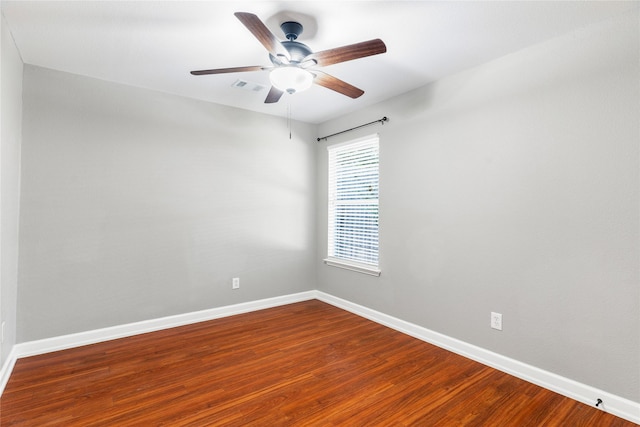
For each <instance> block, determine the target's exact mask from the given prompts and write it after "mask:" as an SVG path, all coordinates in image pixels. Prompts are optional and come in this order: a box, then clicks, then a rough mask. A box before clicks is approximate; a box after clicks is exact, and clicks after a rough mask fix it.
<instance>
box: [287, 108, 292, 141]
mask: <svg viewBox="0 0 640 427" xmlns="http://www.w3.org/2000/svg"><path fill="white" fill-rule="evenodd" d="M287 128H288V129H289V139H291V102H289V103H288V104H287Z"/></svg>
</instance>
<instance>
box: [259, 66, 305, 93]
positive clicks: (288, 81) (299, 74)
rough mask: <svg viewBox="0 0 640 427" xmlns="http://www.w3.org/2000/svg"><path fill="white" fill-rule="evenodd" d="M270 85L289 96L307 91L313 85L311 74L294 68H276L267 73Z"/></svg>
mask: <svg viewBox="0 0 640 427" xmlns="http://www.w3.org/2000/svg"><path fill="white" fill-rule="evenodd" d="M269 80H271V84H272V85H273V86H274V87H275V88H276V89H280V90H281V91H283V92H288V93H290V94H293V93H296V92H302V91H304V90H307V89H309V88H310V87H311V85H312V84H313V74H311V73H310V72H309V71H307V70H303V69H302V68H299V67H296V66H289V67H278V68H276V69H274V70H272V71H271V73H269Z"/></svg>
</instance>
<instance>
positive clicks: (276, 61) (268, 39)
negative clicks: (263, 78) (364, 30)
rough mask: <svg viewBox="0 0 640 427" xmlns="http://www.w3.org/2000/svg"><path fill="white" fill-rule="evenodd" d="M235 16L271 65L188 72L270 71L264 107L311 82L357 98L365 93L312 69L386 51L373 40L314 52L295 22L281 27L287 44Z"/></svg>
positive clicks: (248, 18) (246, 17)
mask: <svg viewBox="0 0 640 427" xmlns="http://www.w3.org/2000/svg"><path fill="white" fill-rule="evenodd" d="M234 15H235V16H236V18H238V19H239V20H240V22H242V24H243V25H244V26H245V27H247V29H248V30H249V31H250V32H251V33H252V34H253V35H254V36H255V37H256V38H257V39H258V41H260V43H262V45H263V46H264V47H265V48H266V49H267V51H268V52H269V59H270V60H271V63H272V64H273V66H270V67H263V66H260V65H255V66H248V67H232V68H217V69H213V70H198V71H191V74H193V75H194V76H201V75H206V74H224V73H240V72H245V71H260V70H271V71H270V74H269V79H270V81H271V85H272V86H271V89H270V90H269V93H268V94H267V98H266V99H265V101H264V102H265V103H266V104H271V103H275V102H278V101H279V100H280V98H281V97H282V95H283V94H284V92H288V93H290V94H292V93H295V92H300V91H303V90H306V89H308V88H309V87H311V85H312V84H314V83H315V84H317V85H320V86H323V87H325V88H327V89H331V90H333V91H336V92H338V93H341V94H343V95H346V96H348V97H350V98H357V97H359V96H361V95H362V94H363V93H364V91H363V90H362V89H359V88H357V87H355V86H353V85H351V84H349V83H347V82H345V81H343V80H340V79H338V78H336V77H333V76H331V75H329V74H327V73H325V72H323V71H319V70H316V69H315V68H314V67H316V66H320V67H323V66H326V65H332V64H337V63H340V62H345V61H351V60H353V59H358V58H364V57H366V56H371V55H378V54H380V53H384V52H386V51H387V47H386V46H385V44H384V42H383V41H382V40H380V39H374V40H369V41H366V42H361V43H356V44H352V45H348V46H342V47H338V48H335V49H328V50H323V51H320V52H313V51H312V50H311V49H310V48H309V47H308V46H307V45H305V44H303V43H300V42H299V41H296V39H297V38H298V36H299V35H300V34H301V33H302V29H303V28H302V25H301V24H300V23H298V22H293V21H288V22H284V23H282V24H281V25H280V28H281V29H282V31H283V32H284V34H285V37H286V38H287V40H286V41H282V42H281V41H279V40H278V39H277V38H276V36H275V35H273V33H272V32H271V31H269V29H268V28H267V27H266V25H265V24H264V23H263V22H262V21H261V20H260V18H258V17H257V16H256V15H254V14H252V13H247V12H236V13H235V14H234Z"/></svg>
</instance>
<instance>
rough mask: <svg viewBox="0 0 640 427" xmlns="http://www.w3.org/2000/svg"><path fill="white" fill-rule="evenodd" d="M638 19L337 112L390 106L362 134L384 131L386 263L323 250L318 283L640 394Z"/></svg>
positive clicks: (324, 128)
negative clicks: (366, 270)
mask: <svg viewBox="0 0 640 427" xmlns="http://www.w3.org/2000/svg"><path fill="white" fill-rule="evenodd" d="M638 18H639V17H638V13H637V11H636V12H634V13H633V14H630V15H627V16H624V17H620V18H619V19H616V20H614V21H609V22H605V23H601V24H599V25H597V26H594V27H591V28H589V29H587V30H584V31H576V32H574V33H572V34H570V35H567V36H565V37H562V38H558V39H554V40H550V41H548V42H545V43H542V44H539V45H536V46H533V47H531V48H528V49H526V50H524V51H521V52H517V53H514V54H511V55H508V56H506V57H503V58H501V59H499V60H496V61H493V62H491V63H488V64H486V65H483V66H480V67H477V68H474V69H470V70H467V71H465V72H463V73H460V74H458V75H455V76H452V77H450V78H446V79H443V80H441V81H439V82H437V83H435V84H431V85H428V86H426V87H423V88H422V89H420V90H416V91H414V92H411V93H408V94H406V95H403V96H400V97H397V98H394V99H391V100H389V101H386V102H382V103H380V104H378V105H376V106H374V107H372V108H368V109H366V110H363V111H359V112H357V113H354V114H352V115H349V116H347V117H343V118H340V119H336V120H333V121H330V122H327V123H324V124H322V125H320V126H319V133H320V134H321V135H325V134H331V133H333V132H336V131H339V130H342V129H345V128H349V127H352V126H356V125H359V124H361V123H366V122H369V121H371V120H375V119H378V118H380V117H382V116H388V117H389V118H390V122H389V123H388V124H385V125H384V126H380V125H378V126H377V127H368V128H363V129H361V130H359V131H357V132H354V133H350V134H348V138H355V137H358V136H362V135H364V134H368V133H373V132H378V133H379V134H380V156H381V160H380V162H381V164H380V209H381V216H380V239H381V243H380V245H381V248H380V265H381V270H382V275H381V277H379V278H375V277H371V276H366V275H362V274H358V273H353V272H350V271H346V270H341V269H337V268H334V267H329V266H324V265H322V264H321V263H320V262H319V261H317V264H318V288H319V289H320V290H321V291H325V292H328V293H330V294H333V295H336V296H338V297H342V298H345V299H347V300H350V301H352V302H355V303H359V304H362V305H364V306H367V307H370V308H373V309H376V310H379V311H381V312H384V313H387V314H390V315H393V316H396V317H398V318H401V319H404V320H407V321H410V322H413V323H416V324H418V325H421V326H423V327H426V328H428V329H431V330H434V331H437V332H440V333H443V334H446V335H448V336H451V337H455V338H458V339H460V340H463V341H465V342H468V343H471V344H475V345H478V346H480V347H483V348H486V349H489V350H492V351H495V352H497V353H500V354H503V355H505V356H508V357H511V358H514V359H516V360H520V361H522V362H525V363H528V364H531V365H533V366H537V367H539V368H542V369H545V370H548V371H551V372H555V373H557V374H559V375H562V376H564V377H568V378H572V379H574V380H577V381H579V382H582V383H585V384H589V385H592V386H594V387H598V388H601V389H603V390H606V391H609V392H611V393H614V394H616V395H619V396H622V397H626V398H628V399H631V400H633V401H636V402H638V401H640V378H639V374H640V370H639V369H638V366H640V342H639V340H640V287H639V283H640V277H639V269H638V260H639V259H640V249H639V242H640V232H639V223H638V218H640V213H639V206H640V200H639V194H640V191H639V190H640V189H639V185H640V179H639V171H640V165H639V154H640V153H639V141H640V127H639V117H640V108H639V107H640V103H639V99H640V90H639V79H638V76H639V75H640V67H639V59H640V58H639V47H640V46H639V42H638V39H639V38H638V34H639V33H638V30H639V28H638V22H639V20H638ZM345 138H347V137H337V138H334V139H330V140H329V142H328V143H329V144H332V143H338V142H341V141H343V140H344V139H345ZM326 145H327V143H323V144H321V146H320V147H319V148H318V172H319V178H318V186H319V187H318V206H319V207H318V211H319V212H320V214H319V215H318V236H319V237H318V244H319V249H318V252H319V254H320V256H322V255H323V254H326V191H327V190H326V167H327V165H326V158H327V155H326ZM491 311H496V312H500V313H502V314H503V327H504V330H503V331H501V332H499V331H496V330H492V329H491V328H490V327H489V314H490V312H491Z"/></svg>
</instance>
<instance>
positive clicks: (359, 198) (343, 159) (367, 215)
mask: <svg viewBox="0 0 640 427" xmlns="http://www.w3.org/2000/svg"><path fill="white" fill-rule="evenodd" d="M328 150H329V221H328V242H327V243H328V258H327V259H325V262H326V263H327V264H328V265H333V266H336V267H342V268H347V269H349V270H354V271H359V272H361V273H367V274H372V275H375V276H379V275H380V270H379V269H378V135H373V136H369V137H366V138H362V139H358V140H355V141H350V142H347V143H344V144H337V145H332V146H330V147H328Z"/></svg>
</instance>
